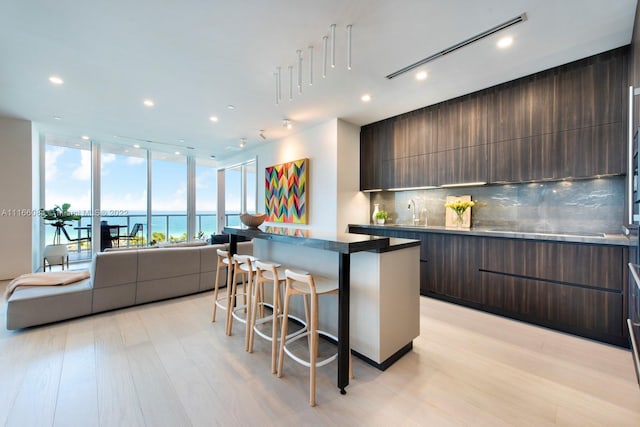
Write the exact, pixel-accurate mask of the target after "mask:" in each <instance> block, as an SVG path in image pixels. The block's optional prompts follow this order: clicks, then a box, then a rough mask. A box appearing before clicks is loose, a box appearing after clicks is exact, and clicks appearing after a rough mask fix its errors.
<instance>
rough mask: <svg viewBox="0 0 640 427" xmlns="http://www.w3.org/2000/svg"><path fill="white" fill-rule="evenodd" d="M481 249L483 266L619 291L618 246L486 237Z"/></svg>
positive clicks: (621, 253)
mask: <svg viewBox="0 0 640 427" xmlns="http://www.w3.org/2000/svg"><path fill="white" fill-rule="evenodd" d="M482 252H483V258H482V261H481V269H482V270H486V271H490V272H496V273H501V274H509V275H514V276H521V277H528V278H533V279H543V280H549V281H553V282H558V283H567V284H574V285H581V286H589V287H593V288H601V289H611V290H616V291H622V286H623V274H624V270H623V257H624V248H623V247H621V246H604V245H582V244H578V243H550V242H542V241H535V240H518V239H497V238H496V239H491V238H485V239H484V247H483V249H482Z"/></svg>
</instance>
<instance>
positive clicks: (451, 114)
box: [434, 92, 488, 151]
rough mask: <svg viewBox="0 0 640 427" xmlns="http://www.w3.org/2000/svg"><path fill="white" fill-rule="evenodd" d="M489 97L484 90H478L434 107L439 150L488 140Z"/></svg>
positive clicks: (469, 145) (452, 148)
mask: <svg viewBox="0 0 640 427" xmlns="http://www.w3.org/2000/svg"><path fill="white" fill-rule="evenodd" d="M487 99H488V96H487V95H486V93H485V92H476V93H474V94H471V95H466V96H461V97H459V98H455V99H452V100H450V101H447V102H443V103H441V104H439V105H438V106H437V107H436V108H434V110H435V111H437V112H438V151H447V150H457V149H461V148H463V149H464V148H468V147H473V146H476V145H482V144H486V143H487Z"/></svg>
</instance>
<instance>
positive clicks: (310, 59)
mask: <svg viewBox="0 0 640 427" xmlns="http://www.w3.org/2000/svg"><path fill="white" fill-rule="evenodd" d="M308 49H309V50H308V52H309V53H308V54H307V56H308V57H309V60H308V62H309V86H313V46H309V48H308Z"/></svg>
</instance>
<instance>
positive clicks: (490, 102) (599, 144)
mask: <svg viewBox="0 0 640 427" xmlns="http://www.w3.org/2000/svg"><path fill="white" fill-rule="evenodd" d="M628 55H629V51H628V47H622V48H618V49H615V50H612V51H609V52H605V53H602V54H599V55H595V56H592V57H589V58H585V59H582V60H579V61H576V62H572V63H570V64H566V65H562V66H560V67H556V68H554V69H551V70H546V71H542V72H540V73H537V74H534V75H531V76H527V77H523V78H521V79H518V80H514V81H511V82H507V83H504V84H501V85H499V86H495V87H493V88H489V89H485V90H482V91H479V92H476V93H473V94H470V95H465V96H462V97H459V98H455V99H452V100H449V101H446V102H442V103H440V104H437V105H432V106H429V107H425V108H421V109H419V110H416V111H412V112H410V113H406V114H402V115H400V116H396V117H392V118H390V119H387V120H384V121H382V122H377V123H373V124H371V125H367V126H363V127H362V133H361V177H362V179H361V181H360V187H361V189H362V190H367V189H376V188H383V189H384V188H387V189H388V188H398V187H417V186H427V185H443V184H454V183H461V182H474V181H487V182H519V181H532V180H542V179H562V178H568V177H574V178H578V177H591V176H597V175H611V174H624V173H625V156H626V154H625V153H626V150H625V148H624V147H625V141H626V138H625V120H626V102H625V99H626V95H625V94H626V88H627V61H628Z"/></svg>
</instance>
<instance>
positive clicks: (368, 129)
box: [360, 119, 393, 190]
mask: <svg viewBox="0 0 640 427" xmlns="http://www.w3.org/2000/svg"><path fill="white" fill-rule="evenodd" d="M392 150H393V120H392V119H387V120H383V121H381V122H376V123H373V124H371V125H367V126H363V127H362V129H361V130H360V189H361V190H374V189H381V188H385V187H384V186H383V171H384V169H383V161H384V160H385V159H388V158H390V157H392V156H391V154H390V153H391V151H392Z"/></svg>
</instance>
